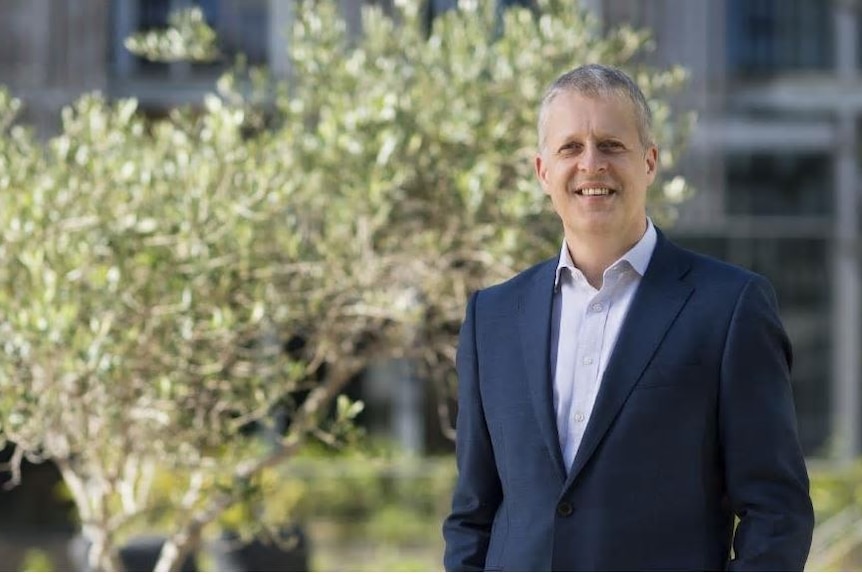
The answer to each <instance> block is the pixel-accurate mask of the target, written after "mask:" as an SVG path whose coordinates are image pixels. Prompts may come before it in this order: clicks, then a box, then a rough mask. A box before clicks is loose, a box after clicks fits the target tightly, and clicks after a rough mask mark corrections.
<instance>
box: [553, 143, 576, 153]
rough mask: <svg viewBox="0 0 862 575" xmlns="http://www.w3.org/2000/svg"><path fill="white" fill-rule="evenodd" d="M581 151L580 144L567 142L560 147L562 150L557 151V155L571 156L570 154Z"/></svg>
mask: <svg viewBox="0 0 862 575" xmlns="http://www.w3.org/2000/svg"><path fill="white" fill-rule="evenodd" d="M580 149H581V145H580V144H579V143H577V142H566V143H565V144H563V145H562V146H560V149H559V150H557V153H559V154H561V155H569V154H574V153H577V152H578V151H579V150H580Z"/></svg>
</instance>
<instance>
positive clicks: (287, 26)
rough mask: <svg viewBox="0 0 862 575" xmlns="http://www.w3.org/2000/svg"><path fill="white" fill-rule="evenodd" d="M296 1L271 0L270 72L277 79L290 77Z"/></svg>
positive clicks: (269, 31) (269, 33)
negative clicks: (292, 29) (290, 47)
mask: <svg viewBox="0 0 862 575" xmlns="http://www.w3.org/2000/svg"><path fill="white" fill-rule="evenodd" d="M294 10H295V6H294V0H269V30H268V32H267V33H268V35H269V46H268V47H267V48H268V58H269V70H270V72H272V74H273V76H275V77H276V78H287V77H288V76H289V75H290V57H289V54H288V52H287V51H288V47H289V46H290V34H291V27H292V26H293V18H294Z"/></svg>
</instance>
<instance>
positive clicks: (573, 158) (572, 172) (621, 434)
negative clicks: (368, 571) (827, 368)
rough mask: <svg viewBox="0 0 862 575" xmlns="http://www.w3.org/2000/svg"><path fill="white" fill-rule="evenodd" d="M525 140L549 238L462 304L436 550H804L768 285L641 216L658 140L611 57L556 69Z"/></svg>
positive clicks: (528, 565) (701, 560) (758, 561)
mask: <svg viewBox="0 0 862 575" xmlns="http://www.w3.org/2000/svg"><path fill="white" fill-rule="evenodd" d="M539 140H540V150H539V153H538V155H537V156H536V159H535V168H536V175H537V176H538V179H539V182H540V184H541V186H542V188H543V189H544V191H545V193H546V194H547V195H548V196H550V199H551V202H552V204H553V206H554V209H555V211H556V212H557V214H558V215H559V217H560V219H561V220H562V223H563V235H564V242H563V246H562V250H561V253H560V255H559V257H556V258H554V259H552V260H548V261H546V262H544V263H541V264H539V265H537V266H535V267H533V268H531V269H529V270H527V271H525V272H523V273H521V274H520V275H518V276H516V277H514V278H512V279H511V280H509V281H508V282H506V283H503V284H501V285H497V286H494V287H491V288H488V289H486V290H481V291H479V292H477V293H476V294H474V295H473V296H472V297H471V299H470V301H469V303H468V305H467V313H466V319H465V320H464V324H463V326H462V329H461V336H460V341H459V348H458V360H457V366H458V376H459V412H458V421H457V460H458V468H459V477H458V481H457V485H456V487H455V493H454V497H453V505H452V512H451V514H450V515H449V517H448V518H447V519H446V521H445V523H444V526H443V534H444V538H445V540H446V552H445V558H444V563H445V566H446V568H447V569H448V570H482V569H484V570H517V571H548V570H566V571H574V570H591V571H630V570H723V569H732V570H801V569H802V568H803V567H804V564H805V560H806V557H807V555H808V549H809V546H810V543H811V534H812V529H813V522H814V520H813V511H812V507H811V501H810V498H809V495H808V476H807V473H806V469H805V463H804V461H803V457H802V453H801V451H800V448H799V443H798V440H797V432H796V422H795V416H794V407H793V399H792V395H791V388H790V377H789V372H790V363H791V353H790V344H789V342H788V340H787V337H786V335H785V332H784V329H783V328H782V325H781V321H780V319H779V317H778V313H777V310H776V301H775V295H774V293H773V290H772V287H771V286H770V284H769V283H768V282H767V281H766V280H765V279H764V278H762V277H760V276H758V275H755V274H753V273H751V272H748V271H745V270H743V269H740V268H737V267H734V266H731V265H728V264H725V263H722V262H719V261H716V260H713V259H709V258H707V257H704V256H701V255H697V254H694V253H692V252H688V251H685V250H683V249H681V248H679V247H677V246H675V245H674V244H672V243H671V242H670V241H668V240H667V239H666V238H665V237H664V235H663V234H662V233H661V232H660V231H659V230H658V229H656V228H655V226H653V224H652V222H651V221H650V220H649V219H648V218H647V215H646V191H647V187H648V186H649V185H650V184H651V183H652V182H653V180H654V179H655V176H656V170H657V164H658V150H657V148H656V145H655V143H654V142H653V140H652V136H651V119H650V111H649V106H648V105H647V102H646V100H645V99H644V96H643V94H642V93H641V91H640V89H639V88H638V87H637V85H635V84H634V82H633V81H632V80H631V79H630V78H629V77H628V76H626V75H625V74H623V73H622V72H620V71H619V70H616V69H613V68H609V67H605V66H600V65H587V66H583V67H580V68H577V69H575V70H572V71H570V72H568V73H566V74H564V75H562V76H561V77H560V78H558V79H557V80H556V81H555V82H554V83H553V84H552V85H551V87H550V88H549V90H548V92H547V93H546V95H545V97H544V99H543V101H542V105H541V109H540V114H539ZM735 518H736V519H738V520H739V523H738V526H736V528H734V523H735V521H734V520H735Z"/></svg>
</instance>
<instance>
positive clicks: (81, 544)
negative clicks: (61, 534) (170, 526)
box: [69, 534, 198, 572]
mask: <svg viewBox="0 0 862 575" xmlns="http://www.w3.org/2000/svg"><path fill="white" fill-rule="evenodd" d="M165 541H166V538H165V537H163V536H161V535H142V536H139V537H133V538H132V539H130V540H129V542H128V543H126V544H125V545H123V546H122V547H121V548H120V559H122V561H123V566H124V567H125V568H126V571H152V570H153V569H154V568H155V567H156V562H157V561H158V559H159V554H160V553H161V552H162V545H164V544H165ZM89 550H90V542H89V541H88V540H87V539H86V538H85V537H84V536H83V535H80V534H79V535H76V536H75V537H74V538H73V539H72V540H71V541H70V542H69V559H70V560H71V562H72V564H73V565H74V566H75V568H76V570H78V571H93V566H92V565H90V563H89V561H87V553H88V551H89ZM179 570H180V571H184V572H191V571H197V570H198V566H197V560H196V558H195V556H194V554H193V553H192V554H189V556H188V557H186V559H185V561H183V564H182V565H181V566H180V569H179Z"/></svg>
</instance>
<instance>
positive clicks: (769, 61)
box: [726, 0, 834, 77]
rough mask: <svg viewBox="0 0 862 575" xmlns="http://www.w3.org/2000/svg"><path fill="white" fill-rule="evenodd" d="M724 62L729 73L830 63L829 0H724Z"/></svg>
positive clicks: (817, 67) (751, 73) (778, 70)
mask: <svg viewBox="0 0 862 575" xmlns="http://www.w3.org/2000/svg"><path fill="white" fill-rule="evenodd" d="M726 10H727V12H726V22H727V23H726V26H727V28H726V42H727V46H726V48H727V65H728V69H729V71H730V74H731V76H741V77H750V76H762V75H763V74H776V73H781V72H788V71H800V70H825V69H829V68H831V67H832V66H833V54H832V53H833V50H832V38H833V35H834V30H833V28H834V27H833V25H832V14H831V2H824V1H823V0H728V1H727V4H726Z"/></svg>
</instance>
